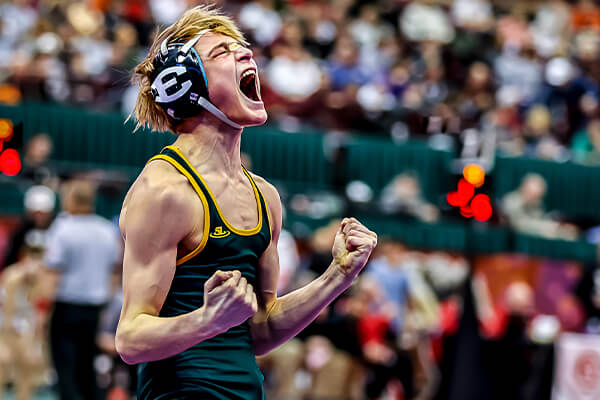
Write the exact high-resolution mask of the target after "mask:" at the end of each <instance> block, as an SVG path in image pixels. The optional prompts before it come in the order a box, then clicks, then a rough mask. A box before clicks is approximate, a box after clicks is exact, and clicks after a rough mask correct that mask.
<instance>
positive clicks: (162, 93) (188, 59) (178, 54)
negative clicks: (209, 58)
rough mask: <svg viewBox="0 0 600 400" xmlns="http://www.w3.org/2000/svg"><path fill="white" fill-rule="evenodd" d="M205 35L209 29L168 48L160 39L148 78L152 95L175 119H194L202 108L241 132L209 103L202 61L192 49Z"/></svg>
mask: <svg viewBox="0 0 600 400" xmlns="http://www.w3.org/2000/svg"><path fill="white" fill-rule="evenodd" d="M207 32H210V29H205V30H203V31H201V32H200V33H199V34H197V35H196V36H194V37H193V38H192V39H190V40H189V41H188V42H187V43H172V44H169V45H167V41H168V40H169V38H166V39H165V40H163V42H162V43H161V45H160V53H159V54H158V55H157V56H156V58H155V59H154V71H153V73H152V75H150V80H151V82H152V84H151V86H150V87H151V90H152V96H153V97H154V101H155V102H156V104H158V105H159V106H160V107H162V108H163V109H164V110H165V112H166V113H167V114H169V115H170V116H171V117H172V118H174V119H182V118H189V117H193V116H196V115H198V114H199V113H200V112H201V111H202V110H203V109H205V110H206V111H208V112H210V113H211V114H213V115H214V116H215V117H217V118H219V119H220V120H221V121H223V122H225V123H226V124H227V125H229V126H231V127H233V128H236V129H242V126H241V125H238V124H236V123H235V122H233V121H232V120H230V119H229V118H228V117H227V116H226V115H225V114H224V113H223V112H222V111H221V110H219V109H218V108H217V107H216V106H215V105H214V104H212V103H211V102H210V101H209V97H208V81H207V79H206V74H205V73H204V67H203V66H202V60H201V59H200V56H199V55H198V53H197V52H196V49H194V45H195V44H196V42H197V41H198V39H200V37H202V35H204V34H206V33H207Z"/></svg>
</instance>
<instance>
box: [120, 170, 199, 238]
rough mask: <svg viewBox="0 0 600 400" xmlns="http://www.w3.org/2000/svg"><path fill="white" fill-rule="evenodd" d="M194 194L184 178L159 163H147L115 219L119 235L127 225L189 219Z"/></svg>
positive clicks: (180, 221)
mask: <svg viewBox="0 0 600 400" xmlns="http://www.w3.org/2000/svg"><path fill="white" fill-rule="evenodd" d="M195 208H196V207H195V202H194V193H193V190H192V189H191V187H190V186H189V184H188V180H187V178H186V177H185V176H183V175H182V174H180V173H179V172H177V171H176V170H175V168H174V167H173V166H171V165H170V164H168V163H166V162H163V161H159V160H156V161H153V162H151V163H149V164H147V165H146V166H145V167H144V169H143V170H142V172H141V174H140V176H139V177H138V178H137V179H136V181H135V182H134V183H133V185H132V186H131V189H130V190H129V192H128V193H127V195H126V196H125V200H124V202H123V209H122V211H121V216H120V219H119V224H120V226H121V232H122V233H123V234H125V231H126V228H128V227H129V226H130V225H131V224H137V223H138V222H142V221H143V222H144V223H145V224H152V223H153V222H154V223H157V224H161V223H164V222H166V221H177V222H178V223H179V224H181V225H185V224H182V222H185V221H187V222H189V221H192V220H193V214H194V213H195Z"/></svg>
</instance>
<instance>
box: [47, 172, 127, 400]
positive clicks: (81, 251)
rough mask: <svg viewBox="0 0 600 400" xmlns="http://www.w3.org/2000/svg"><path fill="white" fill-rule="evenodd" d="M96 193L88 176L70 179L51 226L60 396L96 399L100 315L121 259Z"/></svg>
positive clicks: (53, 326) (52, 329)
mask: <svg viewBox="0 0 600 400" xmlns="http://www.w3.org/2000/svg"><path fill="white" fill-rule="evenodd" d="M94 192H95V191H94V187H93V186H92V184H91V183H90V182H87V181H78V180H73V181H69V182H67V183H66V184H65V187H64V190H63V194H62V206H63V210H64V212H63V213H62V214H60V215H59V217H58V218H57V219H56V221H55V222H54V223H53V224H52V226H51V227H50V231H49V233H48V240H47V247H46V249H47V251H46V255H45V257H44V261H45V264H46V265H47V266H48V268H49V270H50V271H51V272H53V273H54V275H53V276H54V279H55V281H57V285H56V295H55V303H54V312H53V314H52V319H51V322H50V346H51V350H52V361H53V364H54V368H55V369H56V372H57V375H58V389H59V393H60V398H61V399H86V400H87V399H94V398H96V395H97V385H96V379H95V372H94V365H93V363H94V356H95V355H96V333H97V328H98V321H99V315H100V311H101V309H102V307H103V306H104V305H105V304H106V303H107V301H108V300H109V296H110V288H111V279H110V278H111V273H112V270H113V268H114V266H115V264H117V263H118V262H120V258H121V240H120V238H119V236H118V234H117V232H116V230H115V228H114V225H113V224H112V223H111V222H110V221H107V220H105V219H104V218H101V217H99V216H97V215H94V213H93V210H94V197H95V193H94Z"/></svg>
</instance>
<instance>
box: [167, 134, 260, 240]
mask: <svg viewBox="0 0 600 400" xmlns="http://www.w3.org/2000/svg"><path fill="white" fill-rule="evenodd" d="M165 149H170V150H173V151H174V152H175V153H177V154H178V155H179V157H181V159H182V160H183V161H185V162H186V163H187V165H188V166H189V167H190V169H191V170H192V171H194V173H195V174H196V176H198V179H200V181H201V182H202V183H203V184H204V187H205V188H206V191H207V192H208V195H209V196H210V198H211V199H212V201H213V203H214V204H215V208H216V209H217V213H218V214H219V217H221V220H222V221H223V223H224V224H225V226H227V228H228V229H229V230H230V231H232V232H234V233H236V234H238V235H240V236H250V235H255V234H257V233H258V232H260V230H261V228H262V207H261V205H260V198H259V196H258V188H257V187H256V185H255V184H254V182H253V181H252V178H250V175H248V172H246V171H245V170H244V169H242V170H243V171H244V174H245V175H246V177H248V180H249V181H250V185H252V189H253V190H254V200H255V201H256V208H257V210H258V223H257V224H256V226H255V227H254V228H252V229H239V228H236V227H234V226H232V225H231V224H230V223H229V221H227V219H226V218H225V216H224V215H223V213H222V212H221V207H219V204H218V203H217V200H216V199H215V196H214V195H213V193H212V191H211V190H210V187H209V186H208V184H207V183H206V181H205V180H204V178H202V175H200V173H199V172H198V171H197V170H196V168H194V166H193V165H192V164H191V163H190V162H189V161H188V159H187V158H186V157H185V156H184V155H183V153H182V152H181V151H180V150H179V149H178V148H177V147H175V146H173V145H171V146H166V147H165ZM263 197H264V196H263Z"/></svg>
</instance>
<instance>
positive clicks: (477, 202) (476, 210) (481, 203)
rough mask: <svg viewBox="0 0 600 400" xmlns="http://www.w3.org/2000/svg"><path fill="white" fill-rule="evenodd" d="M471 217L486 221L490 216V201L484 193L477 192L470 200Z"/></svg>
mask: <svg viewBox="0 0 600 400" xmlns="http://www.w3.org/2000/svg"><path fill="white" fill-rule="evenodd" d="M471 210H473V218H475V219H476V220H477V221H487V220H488V219H490V217H491V216H492V203H491V201H490V198H489V197H488V195H486V194H478V195H477V196H475V197H473V200H471Z"/></svg>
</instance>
